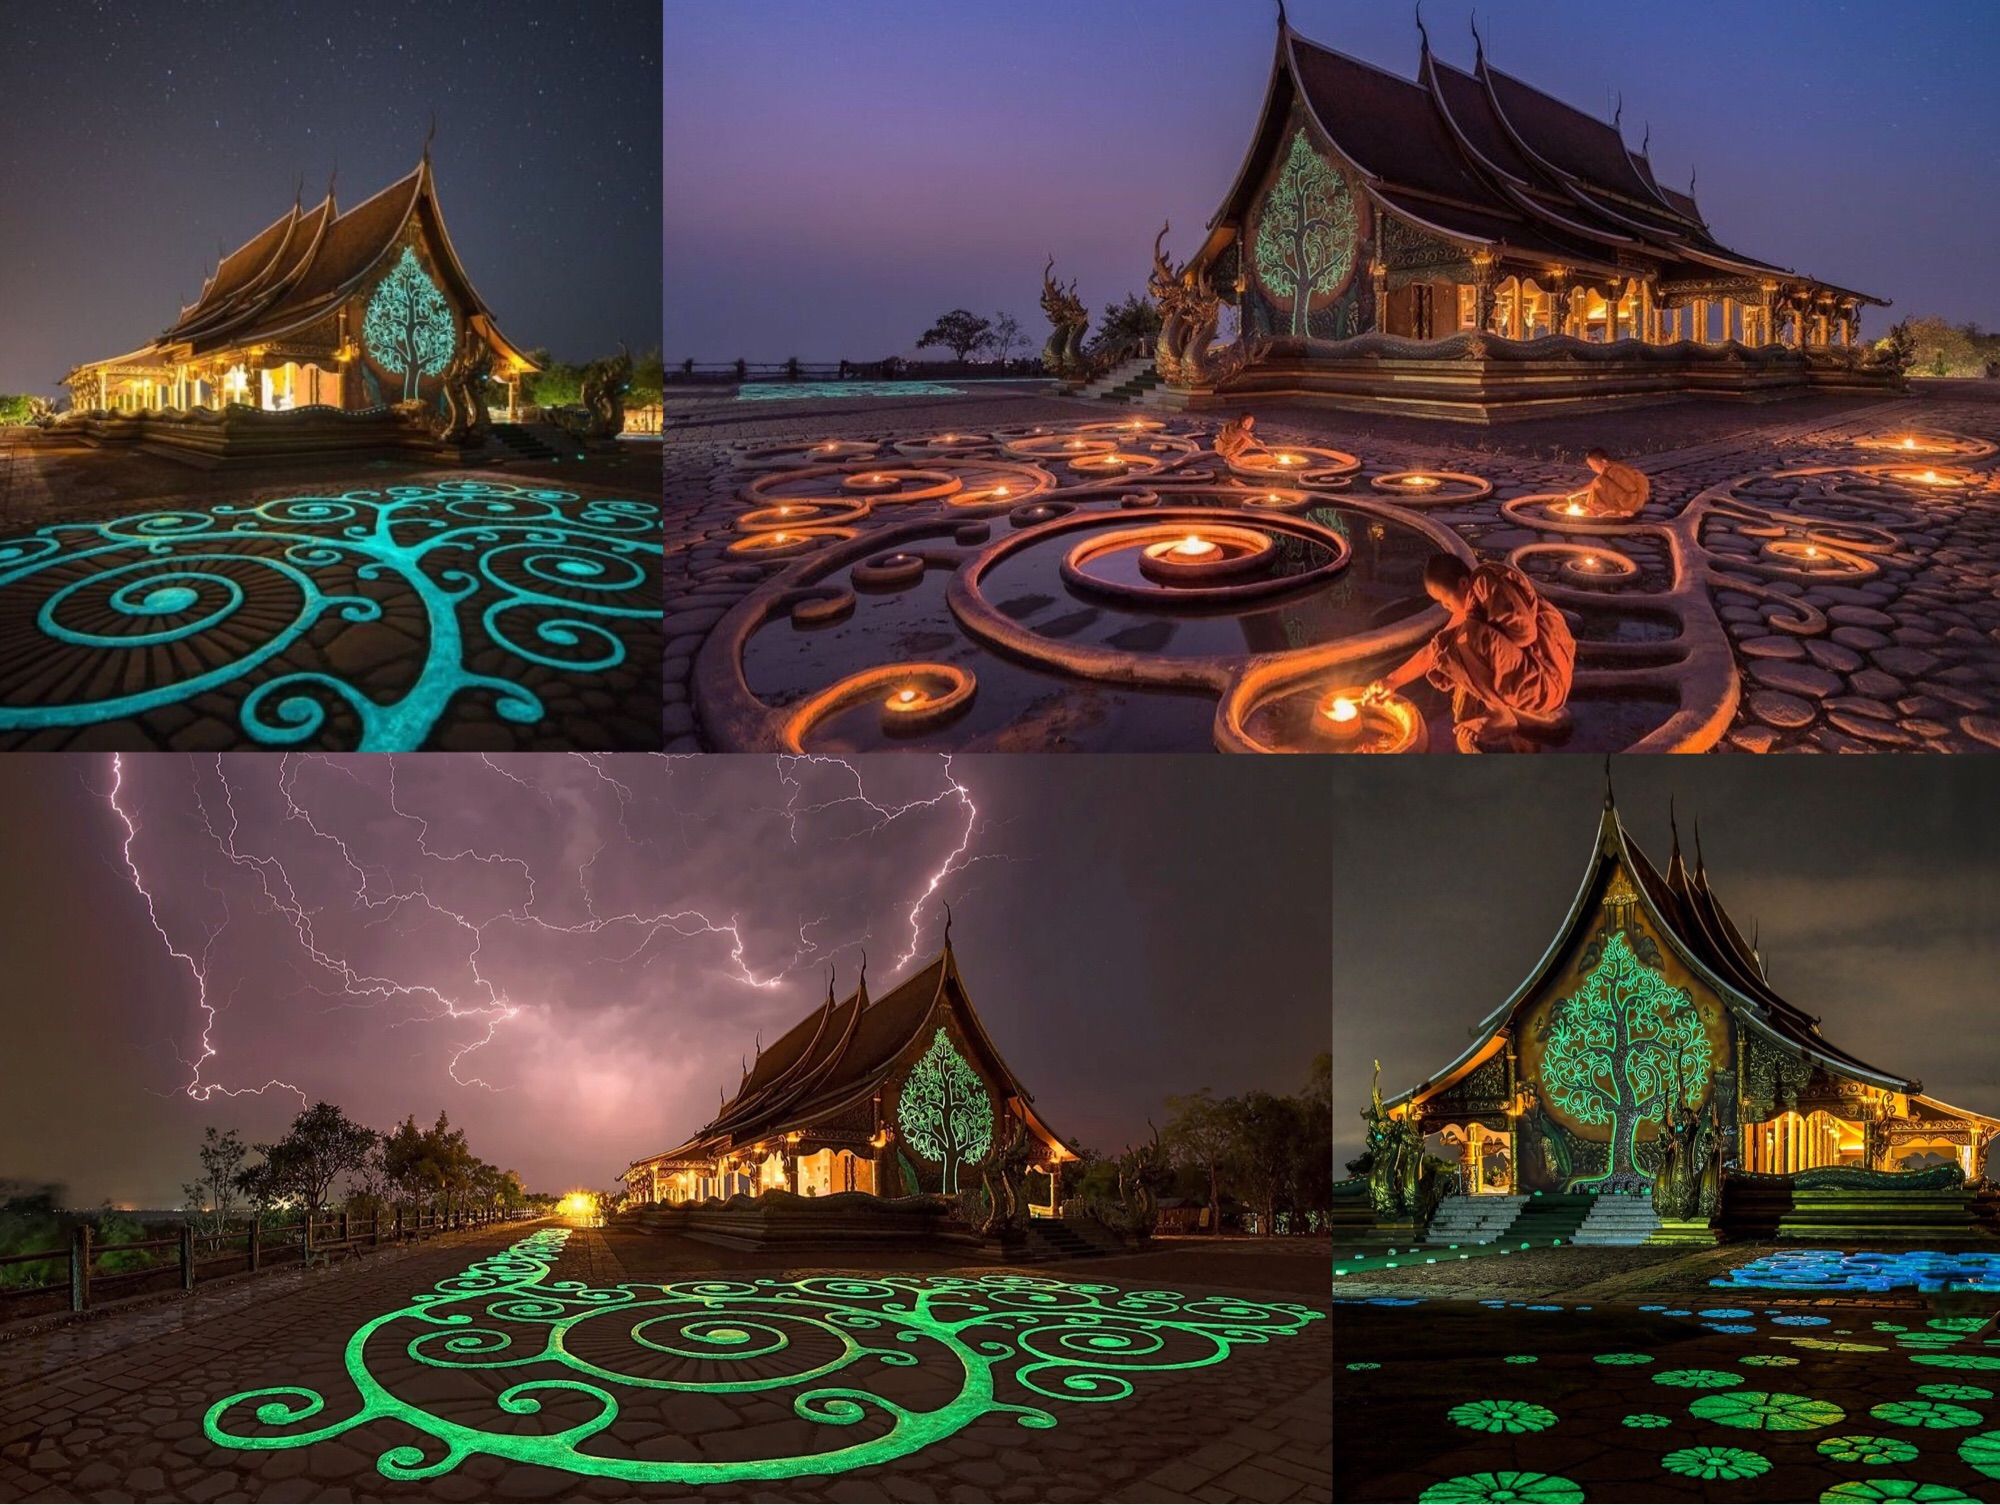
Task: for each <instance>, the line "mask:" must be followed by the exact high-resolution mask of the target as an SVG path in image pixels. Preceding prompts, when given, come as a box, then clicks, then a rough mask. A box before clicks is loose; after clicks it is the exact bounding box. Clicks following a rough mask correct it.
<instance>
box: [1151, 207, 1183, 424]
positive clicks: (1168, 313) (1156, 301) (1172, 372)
mask: <svg viewBox="0 0 2000 1505" xmlns="http://www.w3.org/2000/svg"><path fill="white" fill-rule="evenodd" d="M1172 228H1173V225H1172V222H1171V221H1169V222H1167V223H1164V224H1162V225H1161V226H1160V233H1159V234H1158V235H1156V236H1154V237H1153V273H1152V275H1151V276H1150V277H1148V278H1147V279H1146V291H1147V293H1149V294H1150V295H1151V296H1152V299H1153V305H1154V307H1156V308H1158V309H1159V311H1160V333H1159V336H1158V338H1156V339H1155V340H1154V341H1153V365H1154V366H1155V367H1156V368H1157V369H1158V371H1159V373H1160V380H1162V381H1164V382H1166V383H1168V384H1169V385H1171V386H1176V387H1178V386H1181V385H1183V383H1182V379H1181V344H1182V342H1183V341H1184V340H1185V338H1186V323H1187V305H1188V297H1187V289H1186V287H1185V286H1184V284H1183V278H1184V276H1185V274H1186V269H1185V268H1183V269H1182V270H1180V271H1176V270H1174V265H1173V263H1172V262H1170V261H1168V260H1167V258H1166V255H1165V253H1164V252H1163V251H1162V250H1161V249H1160V247H1161V243H1162V242H1163V241H1165V240H1166V238H1167V231H1168V230H1170V229H1172Z"/></svg>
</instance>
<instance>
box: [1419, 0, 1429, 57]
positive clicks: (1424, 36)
mask: <svg viewBox="0 0 2000 1505" xmlns="http://www.w3.org/2000/svg"><path fill="white" fill-rule="evenodd" d="M1417 36H1418V38H1419V39H1420V45H1421V47H1422V49H1423V56H1425V57H1429V56H1430V55H1431V34H1430V31H1429V30H1428V29H1427V28H1426V27H1425V25H1424V0H1417Z"/></svg>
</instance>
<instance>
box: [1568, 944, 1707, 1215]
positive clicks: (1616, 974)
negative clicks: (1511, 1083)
mask: <svg viewBox="0 0 2000 1505" xmlns="http://www.w3.org/2000/svg"><path fill="white" fill-rule="evenodd" d="M1713 1071H1714V1061H1713V1054H1712V1051H1711V1049H1710V1046H1709V1040H1708V1031H1707V1030H1706V1029H1705V1028H1704V1027H1703V1025H1702V1022H1701V1015H1700V1014H1699V1013H1698V1012H1696V1010H1695V1007H1694V1003H1693V1000H1692V998H1691V996H1690V995H1689V993H1688V990H1687V989H1686V988H1677V987H1675V986H1673V984H1671V983H1669V982H1668V981H1667V980H1666V978H1665V977H1663V976H1661V975H1660V974H1659V973H1658V972H1656V971H1654V970H1653V969H1652V968H1651V967H1648V966H1646V965H1645V964H1644V963H1643V962H1641V961H1640V960H1639V958H1638V957H1637V956H1635V955H1633V953H1632V947H1631V945H1630V943H1629V942H1627V940H1626V939H1625V933H1624V932H1623V931H1622V930H1621V931H1616V932H1614V933H1613V934H1612V935H1611V937H1610V939H1609V940H1608V941H1607V942H1606V943H1605V946H1604V954H1603V955H1602V956H1601V957H1600V958H1599V959H1598V961H1597V963H1596V965H1595V966H1593V967H1592V968H1591V969H1590V971H1589V972H1588V973H1587V974H1585V976H1584V979H1583V985H1582V986H1581V987H1580V988H1578V989H1577V990H1576V992H1575V993H1573V994H1572V995H1571V996H1569V997H1568V998H1564V999H1561V1000H1559V1001H1558V1002H1557V1003H1556V1005H1555V1008H1554V1009H1553V1010H1552V1011H1551V1014H1550V1017H1549V1023H1548V1031H1547V1038H1546V1041H1545V1045H1544V1051H1543V1056H1542V1074H1541V1080H1542V1090H1543V1091H1544V1092H1546V1093H1547V1094H1548V1095H1549V1098H1550V1100H1551V1101H1552V1102H1554V1103H1555V1104H1556V1106H1557V1107H1559V1108H1561V1109H1562V1110H1563V1111H1564V1112H1565V1113H1567V1114H1569V1115H1570V1116H1571V1117H1572V1118H1574V1119H1575V1120H1576V1121H1577V1122H1579V1123H1582V1124H1589V1125H1593V1126H1595V1125H1598V1124H1608V1125H1610V1127H1611V1132H1610V1143H1611V1153H1610V1156H1609V1157H1608V1169H1607V1170H1606V1171H1605V1173H1604V1175H1602V1176H1597V1177H1589V1178H1585V1179H1586V1180H1587V1181H1601V1180H1608V1179H1612V1178H1619V1177H1626V1178H1639V1179H1644V1178H1645V1173H1644V1172H1642V1171H1641V1170H1640V1169H1639V1166H1638V1162H1637V1159H1636V1153H1635V1152H1636V1149H1637V1144H1638V1136H1639V1130H1640V1128H1641V1127H1642V1126H1643V1125H1645V1124H1649V1123H1652V1124H1657V1123H1659V1122H1661V1121H1662V1120H1663V1119H1664V1118H1665V1116H1666V1114H1667V1112H1668V1110H1669V1108H1670V1107H1671V1106H1672V1104H1673V1101H1674V1098H1675V1096H1676V1095H1679V1096H1680V1097H1681V1098H1682V1100H1683V1101H1684V1102H1685V1103H1686V1105H1687V1106H1688V1107H1690V1108H1693V1107H1697V1106H1699V1104H1700V1103H1701V1101H1702V1099H1703V1097H1704V1096H1705V1095H1706V1094H1707V1091H1708V1079H1709V1077H1710V1076H1711V1075H1712V1073H1713Z"/></svg>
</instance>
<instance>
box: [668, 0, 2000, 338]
mask: <svg viewBox="0 0 2000 1505" xmlns="http://www.w3.org/2000/svg"><path fill="white" fill-rule="evenodd" d="M1472 9H1473V5H1472V4H1471V3H1470V0H1429V3H1428V4H1427V5H1426V6H1425V8H1424V15H1425V20H1426V23H1427V24H1428V25H1429V27H1430V32H1431V37H1432V40H1433V42H1434V44H1435V45H1436V47H1437V50H1438V52H1439V54H1440V55H1441V56H1443V57H1444V58H1446V59H1447V60H1450V61H1453V62H1456V63H1459V64H1461V65H1463V66H1467V67H1469V66H1470V65H1471V62H1472V38H1471V34H1470V31H1469V29H1468V27H1467V24H1466V23H1467V16H1468V14H1469V12H1470V11H1471V10H1472ZM1477 9H1478V12H1479V16H1480V23H1481V29H1482V30H1483V31H1484V33H1485V35H1486V38H1487V46H1488V56H1489V58H1491V59H1492V61H1493V62H1494V63H1495V65H1496V66H1499V67H1501V68H1504V69H1507V70H1508V71H1510V72H1513V73H1516V74H1518V75H1520V76H1522V77H1525V78H1526V79H1527V80H1528V81H1529V82H1531V83H1533V84H1535V85H1537V86H1538V87H1541V88H1543V89H1546V90H1548V91H1550V92H1551V93H1554V94H1556V95H1557V96H1558V97H1560V98H1563V99H1566V100H1568V101H1570V102H1571V103H1573V104H1575V105H1577V106H1578V107H1580V108H1583V109H1586V110H1589V111H1591V112H1592V113H1594V114H1597V115H1599V116H1601V117H1602V118H1604V119H1607V120H1608V119H1610V118H1611V114H1612V102H1613V101H1612V96H1613V92H1614V91H1617V90H1622V91H1623V93H1624V103H1625V112H1624V124H1625V127H1626V135H1627V139H1628V140H1629V141H1630V142H1631V144H1632V145H1633V146H1635V147H1636V146H1637V145H1638V144H1639V142H1640V139H1641V135H1642V133H1643V131H1644V129H1645V124H1646V122H1647V121H1649V120H1650V121H1651V123H1652V159H1653V163H1654V166H1655V169H1656V171H1657V173H1658V175H1659V177H1660V179H1661V181H1662V182H1664V183H1667V184H1670V185H1672V186H1674V187H1684V186H1685V185H1686V183H1687V181H1688V175H1689V172H1690V170H1692V169H1699V172H1700V184H1699V196H1700V199H1701V203H1702V206H1703V209H1704V211H1705V212H1706V213H1707V215H1708V218H1709V221H1710V223H1711V225H1712V226H1713V228H1714V230H1715V231H1716V233H1717V234H1718V235H1719V236H1720V238H1721V239H1722V241H1723V242H1724V244H1727V245H1733V246H1735V247H1736V248H1738V249H1740V250H1742V251H1744V252H1746V253H1747V254H1750V255H1753V256H1758V257H1762V258H1765V259H1768V260H1771V261H1775V262H1776V263H1778V264H1779V265H1781V266H1796V267H1798V268H1799V269H1800V270H1802V271H1805V272H1808V273H1810V274H1812V275H1815V276H1819V277H1822V278H1825V279H1827V280H1829V281H1833V282H1836V283H1840V284H1842V285H1845V286H1849V287H1854V288H1858V289H1860V290H1862V291H1864V292H1869V293H1874V294H1877V295H1879V296H1881V297H1885V298H1890V299H1893V300H1894V302H1895V304H1896V312H1895V313H1894V314H1892V315H1890V316H1889V317H1888V318H1885V317H1884V315H1883V313H1882V312H1881V311H1880V310H1876V309H1869V310H1867V311H1866V315H1865V318H1864V325H1863V327H1864V332H1867V333H1870V334H1880V333H1882V332H1883V331H1884V330H1885V329H1886V328H1887V326H1888V323H1889V321H1890V320H1891V319H1893V318H1895V317H1899V316H1901V315H1902V314H1905V313H1936V314H1942V315H1944V316H1946V317H1948V318H1950V319H1952V320H1954V321H1964V320H1968V319H1974V320H1978V321H1980V322H1981V323H1982V324H1984V325H1986V326H1988V327H1992V326H1994V325H2000V282H1996V279H1995V278H1994V276H1993V246H1994V245H1995V244H1996V243H2000V196H1996V195H1995V194H1994V192H1993V191H1992V190H1993V164H1994V163H1995V162H1996V161H2000V109H1995V108H1994V104H1993V94H1992V88H1993V82H1992V80H1993V65H1994V62H1995V59H1996V58H2000V6H1994V5H1991V4H1972V5H1969V4H1965V3H1963V0H1908V3H1901V4H1891V3H1888V0H1876V3H1861V0H1755V3H1750V0H1681V3H1678V4H1672V5H1658V4H1646V5H1641V4H1632V3H1620V0H1614V3H1608V4H1607V3H1604V0H1484V3H1482V4H1479V5H1478V6H1477ZM1290 13H1291V19H1292V24H1293V25H1294V26H1295V27H1296V28H1297V29H1298V30H1299V31H1300V32H1302V33H1303V34H1304V35H1306V36H1308V37H1311V38H1313V39H1314V40H1316V41H1319V42H1322V43H1324V44H1325V45H1327V46H1330V47H1334V48H1336V49H1338V50H1340V51H1344V52H1349V53H1352V54H1354V55H1356V56H1358V57H1361V58H1363V59H1364V60H1366V61H1368V62H1371V63H1375V64H1377V65H1379V66H1382V67H1385V68H1387V69H1389V70H1390V71H1391V72H1394V73H1397V74H1399V75H1401V76H1403V77H1406V78H1407V77H1413V76H1414V74H1415V70H1416V63H1417V36H1416V31H1415V28H1414V26H1413V25H1412V23H1411V10H1410V7H1409V6H1408V5H1406V4H1383V3H1380V0H1365V3H1364V0H1296V3H1294V4H1292V5H1291V7H1290ZM1275 14H1276V7H1275V6H1274V5H1272V4H1271V3H1269V0H1228V3H1226V4H1218V3H1216V0H1091V3H1089V4H1077V3H1075V0H1011V3H1009V4H1006V5H970V4H952V5H937V4H933V3H929V0H852V3H847V4H841V5H828V4H826V3H824V0H742V3H737V4H731V5H691V4H690V5H672V6H669V7H668V14H667V21H666V55H667V110H666V120H667V133H668V140H669V141H670V142H672V143H675V144H674V146H673V149H671V150H670V151H669V152H668V154H667V185H668V194H667V206H668V207H667V245H666V275H667V281H668V284H669V285H670V286H673V287H677V288H680V287H687V288H699V289H700V296H699V297H688V298H681V299H676V300H674V301H673V302H672V303H670V305H669V307H668V310H667V326H666V354H667V356H668V358H669V359H678V358H680V357H682V356H686V355H692V356H694V357H695V358H696V359H698V360H704V361H723V360H733V359H735V358H737V357H739V356H741V357H744V358H746V359H750V360H784V359H786V358H787V357H789V356H793V355H797V356H799V357H800V358H802V359H809V360H834V359H839V358H847V359H854V360H875V359H879V358H881V357H882V356H885V355H888V354H891V353H907V352H908V351H909V350H910V347H911V346H912V345H913V344H914V342H915V340H916V337H917V336H918V335H919V334H920V333H921V332H922V331H923V330H924V328H925V327H926V326H927V325H928V324H929V322H930V321H931V320H932V319H933V318H935V317H936V316H937V315H938V314H939V313H941V312H943V311H944V310H946V309H948V308H951V307H953V306H955V305H963V306H966V307H969V308H972V309H974V310H975V311H977V312H980V313H984V314H989V315H990V313H991V312H992V311H993V310H995V309H1000V308H1004V309H1006V310H1008V311H1009V312H1011V313H1013V314H1014V316H1015V317H1016V318H1017V319H1019V320H1020V322H1021V325H1022V328H1023V330H1024V331H1025V332H1026V333H1027V334H1028V335H1029V337H1030V340H1031V341H1032V349H1039V348H1040V344H1041V341H1042V339H1043V338H1044V337H1045V336H1046V334H1047V332H1048V331H1047V324H1046V321H1044V320H1043V318H1042V316H1041V312H1040V309H1039V306H1038V302H1037V298H1038V295H1039V293H1040V289H1041V282H1040V274H1041V269H1042V263H1043V260H1044V259H1045V258H1046V257H1047V256H1048V255H1049V254H1050V253H1051V252H1053V253H1054V254H1055V256H1056V259H1057V270H1058V273H1059V275H1061V276H1063V277H1064V278H1069V277H1075V278H1077V279H1078V283H1079V292H1080V293H1081V295H1082V297H1083V300H1084V302H1085V303H1086V304H1088V305H1089V306H1090V308H1091V310H1092V311H1093V313H1099V312H1101V311H1102V310H1103V308H1104V306H1105V304H1106V303H1107V302H1109V301H1113V300H1116V299H1118V298H1122V297H1123V296H1124V295H1125V294H1127V293H1131V292H1143V291H1144V289H1145V278H1146V272H1147V270H1148V268H1149V266H1150V259H1149V258H1150V252H1151V247H1152V243H1153V236H1154V235H1155V233H1157V232H1158V230H1159V228H1160V222H1161V221H1162V219H1171V220H1172V222H1173V226H1174V231H1173V234H1172V235H1171V236H1170V237H1169V238H1168V248H1169V250H1170V252H1171V253H1172V254H1173V255H1174V257H1175V259H1176V260H1180V259H1184V258H1185V257H1187V256H1188V255H1189V254H1190V253H1192V252H1193V251H1194V250H1195V249H1196V248H1197V246H1198V245H1199V243H1200V240H1201V237H1202V233H1203V227H1204V226H1206V224H1207V223H1208V219H1209V216H1210V215H1211V214H1213V213H1214V212H1215V209H1216V207H1217V205H1218V203H1219V202H1220V200H1221V198H1222V195H1223V194H1224V193H1225V192H1226V191H1227V189H1228V187H1229V185H1230V183H1231V181H1232V180H1233V178H1234V177H1235V174H1236V169H1237V166H1238V164H1239V163H1240V162H1241V160H1242V156H1243V153H1244V151H1245V150H1246V148H1247V147H1248V145H1249V140H1250V133H1251V131H1252V130H1253V128H1254V127H1255V124H1256V116H1257V110H1258V106H1259V104H1260V103H1261V102H1262V99H1263V95H1264V86H1265V81H1266V78H1267V76H1268V71H1269V68H1270V63H1271V57H1272V52H1273V47H1274V41H1275V35H1276V33H1275V24H1274V20H1275ZM1022 353H1030V352H1022ZM931 354H932V355H933V356H935V355H936V354H937V352H931Z"/></svg>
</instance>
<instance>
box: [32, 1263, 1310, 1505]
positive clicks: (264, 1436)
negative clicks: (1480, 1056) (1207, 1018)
mask: <svg viewBox="0 0 2000 1505" xmlns="http://www.w3.org/2000/svg"><path fill="white" fill-rule="evenodd" d="M1222 1245H1223V1247H1221V1248H1215V1247H1213V1246H1212V1245H1211V1246H1205V1245H1199V1244H1191V1243H1190V1244H1177V1243H1175V1242H1174V1241H1161V1242H1160V1243H1158V1244H1156V1246H1155V1248H1154V1250H1152V1251H1150V1252H1148V1253H1145V1254H1135V1255H1131V1256H1127V1257H1123V1258H1111V1259H1095V1260H1082V1261H1077V1262H1074V1263H1063V1264H1048V1265H1034V1266H1031V1267H1025V1268H1021V1269H997V1268H990V1267H988V1268H978V1269H967V1268H964V1267H962V1266H953V1265H952V1264H951V1263H950V1261H949V1259H948V1258H947V1257H945V1256H943V1255H935V1256H929V1257H925V1256H921V1255H909V1256H901V1257H885V1258H882V1259H871V1260H870V1261H869V1262H868V1264H867V1266H866V1268H860V1269H857V1268H854V1267H851V1266H850V1267H845V1268H837V1269H797V1268H773V1267H772V1266H771V1264H770V1262H769V1260H768V1257H765V1258H762V1259H760V1258H759V1257H758V1256H754V1255H750V1254H739V1253H734V1252H731V1251H726V1250H721V1249H716V1248H712V1247H708V1246H704V1245H700V1244H696V1243H693V1242H691V1241H687V1240H682V1239H678V1238H672V1237H659V1236H648V1235H645V1234H639V1233H635V1232H627V1231H624V1230H620V1229H617V1228H612V1229H608V1230H607V1229H596V1228H577V1229H559V1228H554V1227H551V1226H549V1225H543V1226H542V1227H540V1228H524V1227H520V1226H517V1227H515V1228H514V1229H512V1230H509V1231H505V1232H491V1231H488V1232H483V1233H480V1234H471V1235H462V1236H455V1237H451V1238H447V1239H445V1240H441V1241H439V1242H437V1243H435V1244H431V1245H426V1246H424V1247H423V1248H421V1249H419V1250H397V1251H384V1252H381V1253H376V1254H370V1255H366V1256H364V1257H362V1258H360V1259H357V1260H351V1261H349V1262H347V1263H345V1264H343V1265H339V1266H336V1267H335V1268H333V1269H331V1270H314V1271H289V1272H281V1273H276V1274H272V1275H269V1276H264V1277H257V1278H245V1279H238V1280H236V1281H234V1282H229V1283H222V1284H218V1285H216V1286H213V1287H204V1288H203V1289H201V1290H199V1291H197V1292H196V1293H195V1295H193V1296H192V1297H188V1298H177V1299H174V1300H171V1301H166V1302H153V1303H149V1304H143V1305H137V1306H134V1307H132V1308H130V1309H127V1310H123V1311H115V1312H110V1313H106V1314H105V1315H103V1316H102V1317H100V1318H98V1319H96V1320H93V1321H90V1322H87V1323H81V1324H60V1325H46V1324H44V1325H41V1326H38V1327H37V1328H35V1329H34V1330H32V1331H29V1332H26V1333H21V1332H18V1331H17V1332H16V1333H15V1334H13V1335H11V1336H0V1498H6V1499H20V1498H32V1499H37V1500H61V1499H105V1500H113V1499H130V1498H133V1497H135V1496H137V1497H140V1498H156V1499H190V1500H218V1499H221V1500H228V1499H262V1500H298V1501H315V1500H345V1499H414V1498H422V1499H444V1500H481V1499H554V1498H582V1499H630V1498H687V1497H698V1496H702V1495H708V1496H711V1497H714V1498H718V1499H758V1500H764V1499H770V1500H795V1499H809V1500H882V1499H889V1500H911V1501H921V1500H1105V1499H1112V1500H1122V1499H1130V1500H1182V1499H1203V1500H1319V1499H1326V1498H1328V1496H1329V1493H1330V1491H1331V1488H1332V1475H1331V1469H1332V1459H1331V1454H1330V1448H1331V1429H1332V1414H1331V1386H1332V1378H1331V1369H1332V1365H1333V1343H1332V1337H1331V1332H1330V1328H1331V1324H1330V1323H1329V1322H1328V1321H1327V1320H1326V1312H1327V1307H1326V1297H1325V1282H1326V1273H1325V1272H1326V1269H1327V1261H1328V1259H1329V1257H1330V1251H1329V1250H1328V1248H1327V1246H1326V1244H1325V1241H1324V1240H1317V1241H1314V1240H1300V1241H1297V1247H1294V1246H1293V1245H1292V1244H1291V1243H1290V1242H1289V1241H1277V1242H1276V1243H1260V1242H1259V1241H1234V1240H1225V1241H1222ZM558 1349H559V1350H560V1353H561V1355H562V1356H563V1357H562V1358H561V1359H560V1361H556V1360H555V1357H554V1356H555V1354H556V1352H557V1350H558ZM258 1392H261V1393H258ZM836 1455H837V1456H836ZM819 1457H824V1458H826V1459H827V1460H828V1465H829V1466H827V1467H825V1468H819V1469H816V1468H815V1467H814V1460H815V1459H816V1458H819ZM606 1460H609V1462H608V1463H607V1461H606ZM690 1480H709V1481H713V1482H706V1483H691V1482H689V1481H690Z"/></svg>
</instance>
